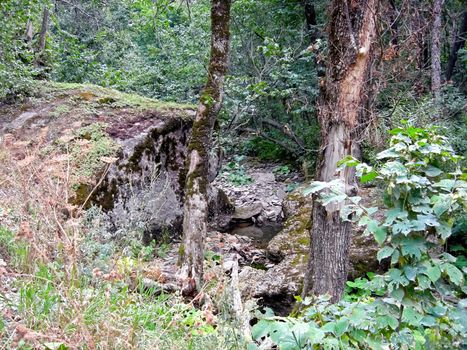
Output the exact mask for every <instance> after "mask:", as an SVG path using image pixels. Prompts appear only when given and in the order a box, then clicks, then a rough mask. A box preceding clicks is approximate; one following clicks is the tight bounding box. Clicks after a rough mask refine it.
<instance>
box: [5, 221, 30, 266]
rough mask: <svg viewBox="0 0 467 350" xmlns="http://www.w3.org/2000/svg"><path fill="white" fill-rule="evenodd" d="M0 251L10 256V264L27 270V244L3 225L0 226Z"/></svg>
mask: <svg viewBox="0 0 467 350" xmlns="http://www.w3.org/2000/svg"><path fill="white" fill-rule="evenodd" d="M0 251H4V252H5V253H6V254H8V256H10V257H11V262H10V264H11V265H12V266H14V267H15V268H17V269H18V270H20V271H25V272H27V271H28V263H29V251H30V250H29V246H28V245H27V244H25V243H24V242H23V241H21V240H17V239H16V237H15V234H14V233H13V232H12V231H10V230H8V229H7V228H5V227H3V226H0Z"/></svg>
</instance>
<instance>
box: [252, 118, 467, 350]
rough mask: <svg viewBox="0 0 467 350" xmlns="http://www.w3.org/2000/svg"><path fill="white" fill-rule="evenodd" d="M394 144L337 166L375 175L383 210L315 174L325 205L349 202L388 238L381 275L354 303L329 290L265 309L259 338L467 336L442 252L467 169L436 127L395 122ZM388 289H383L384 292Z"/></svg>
mask: <svg viewBox="0 0 467 350" xmlns="http://www.w3.org/2000/svg"><path fill="white" fill-rule="evenodd" d="M391 135H392V137H391V140H390V147H389V148H388V149H387V150H385V151H383V152H381V153H379V154H378V155H377V159H379V160H380V161H381V162H382V164H381V165H379V166H377V167H375V168H373V167H371V166H368V165H366V164H361V163H359V162H358V161H357V160H355V159H353V158H351V157H348V158H346V159H344V160H343V161H341V164H340V165H341V169H343V168H344V167H346V166H355V165H356V169H357V174H358V176H359V177H360V180H361V181H362V182H367V181H371V180H373V179H377V180H378V181H380V182H381V183H382V184H383V186H384V188H385V189H386V190H385V194H384V199H385V204H386V206H387V210H385V212H384V218H383V219H382V220H378V219H377V218H376V217H375V216H374V214H375V212H376V211H377V208H365V207H363V206H362V205H361V204H360V200H361V198H360V197H349V196H347V195H346V194H345V191H344V187H343V183H342V182H341V181H340V180H333V181H331V182H329V183H326V182H314V183H313V184H312V186H311V187H310V188H309V189H308V192H313V193H317V192H320V191H322V190H325V191H323V192H321V195H320V198H321V201H322V202H323V204H324V205H325V204H327V203H331V202H345V206H344V209H343V210H341V213H340V214H341V218H342V219H343V220H348V218H349V217H352V220H354V221H356V222H357V223H358V225H361V226H366V230H365V234H368V235H369V234H371V235H373V236H374V238H375V240H376V241H377V242H378V243H379V244H380V245H382V248H381V249H380V250H379V252H378V254H377V258H378V260H380V261H381V260H383V259H388V260H390V269H389V270H388V271H387V272H386V273H385V274H384V275H376V276H375V277H374V278H373V279H372V280H371V281H370V282H368V283H367V284H366V285H365V286H364V287H363V285H362V284H361V283H359V284H358V288H359V289H365V290H366V292H363V293H361V298H360V299H359V300H358V301H356V302H352V300H351V302H349V301H346V300H343V301H341V302H340V303H338V304H334V305H332V304H329V298H328V297H327V296H321V297H319V298H306V299H305V300H300V301H301V302H302V304H303V305H304V306H305V308H304V311H303V312H302V313H301V314H300V315H299V317H298V318H274V317H271V315H269V314H266V315H264V317H263V319H262V320H260V322H259V323H258V324H257V325H256V326H255V327H254V328H253V336H254V338H255V339H260V338H261V337H265V336H267V337H269V338H270V339H271V340H272V342H273V343H275V344H277V345H278V346H279V348H280V349H281V350H282V349H287V350H291V349H303V348H307V349H311V348H322V347H324V348H333V349H334V348H336V349H337V348H345V349H383V348H394V349H427V348H429V349H452V348H459V349H460V348H464V347H465V346H466V345H467V343H466V340H467V325H466V324H465V320H466V319H467V312H466V310H465V307H466V304H467V302H466V300H465V299H463V298H464V297H465V293H466V291H467V289H466V287H465V285H464V273H463V272H462V271H461V270H459V268H458V267H456V265H455V263H456V258H455V257H453V256H452V255H450V254H448V253H445V252H444V253H437V252H438V250H436V249H435V248H436V246H441V245H442V244H443V243H444V242H445V241H446V239H447V238H449V237H450V236H451V234H452V227H453V223H454V219H455V217H456V215H458V214H459V213H462V212H463V211H465V209H466V207H467V182H466V181H465V179H466V178H467V175H466V174H465V173H462V172H461V171H460V169H459V161H460V157H459V156H456V155H455V154H454V152H453V149H452V147H451V146H450V145H449V144H448V142H447V138H446V137H444V136H442V135H440V134H439V132H438V129H437V128H435V127H432V128H429V129H421V128H415V127H413V126H410V125H408V124H405V125H404V126H403V127H402V128H397V129H394V130H392V131H391ZM381 291H384V297H378V294H379V292H381Z"/></svg>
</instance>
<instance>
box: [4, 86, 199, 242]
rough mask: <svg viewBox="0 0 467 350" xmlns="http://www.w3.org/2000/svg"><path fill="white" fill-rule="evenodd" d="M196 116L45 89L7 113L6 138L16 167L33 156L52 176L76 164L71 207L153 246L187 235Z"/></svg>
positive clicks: (123, 97) (88, 92) (109, 96)
mask: <svg viewBox="0 0 467 350" xmlns="http://www.w3.org/2000/svg"><path fill="white" fill-rule="evenodd" d="M194 114H195V111H194V109H193V107H192V106H187V105H177V104H172V103H162V102H159V101H155V100H152V99H148V98H144V97H140V96H137V95H129V94H124V93H121V92H118V91H115V90H110V89H105V88H101V87H98V86H93V85H79V84H59V83H50V82H44V83H42V84H41V85H38V87H37V89H36V91H34V93H33V98H31V99H30V100H25V101H22V102H21V104H12V105H3V106H0V131H1V130H3V132H5V133H6V132H8V135H9V136H8V138H7V139H6V140H5V143H6V144H11V146H10V148H11V150H12V152H11V153H12V154H13V156H14V157H16V158H17V160H21V159H23V158H25V156H24V155H23V154H31V153H33V152H32V151H34V152H36V153H34V155H33V156H34V157H36V158H40V159H39V161H42V163H45V162H48V163H50V168H51V169H52V170H51V173H53V167H55V168H57V169H58V170H60V167H62V168H63V167H65V168H66V167H67V164H71V169H72V172H71V173H70V174H69V176H68V179H67V181H68V182H69V183H70V188H69V194H70V195H69V202H70V204H71V206H73V207H75V208H76V207H84V208H89V207H91V206H97V207H100V208H102V210H103V211H104V212H105V214H104V215H105V216H106V218H107V219H108V220H107V221H108V226H110V227H109V228H110V229H111V231H112V232H113V233H114V234H115V235H117V234H121V235H125V234H127V233H129V232H141V231H143V232H144V233H145V235H146V238H147V239H150V238H151V237H152V236H157V235H159V234H161V233H162V232H164V231H167V230H169V231H170V232H169V234H175V233H176V231H177V229H178V228H180V223H181V215H182V205H183V203H182V199H183V186H184V183H185V171H184V165H185V164H184V163H185V149H186V144H187V140H188V135H189V133H190V130H191V125H192V119H193V116H194ZM37 150H39V152H37ZM27 160H28V161H29V159H27ZM67 162H68V163H67ZM69 210H73V209H70V208H63V212H64V213H66V212H68V211H69Z"/></svg>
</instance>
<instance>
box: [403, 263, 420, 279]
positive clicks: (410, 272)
mask: <svg viewBox="0 0 467 350" xmlns="http://www.w3.org/2000/svg"><path fill="white" fill-rule="evenodd" d="M404 274H405V277H407V279H408V280H409V281H415V277H416V276H417V269H416V268H414V267H412V266H410V265H406V266H404Z"/></svg>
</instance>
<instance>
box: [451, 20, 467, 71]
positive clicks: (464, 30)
mask: <svg viewBox="0 0 467 350" xmlns="http://www.w3.org/2000/svg"><path fill="white" fill-rule="evenodd" d="M466 35H467V11H464V13H463V15H462V25H461V27H460V28H459V31H458V32H457V35H456V38H455V39H454V42H453V43H452V46H451V53H450V54H449V59H448V65H447V67H446V80H451V77H452V73H453V72H454V67H455V65H456V61H457V53H458V52H459V50H460V49H461V47H462V46H464V43H465V36H466Z"/></svg>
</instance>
